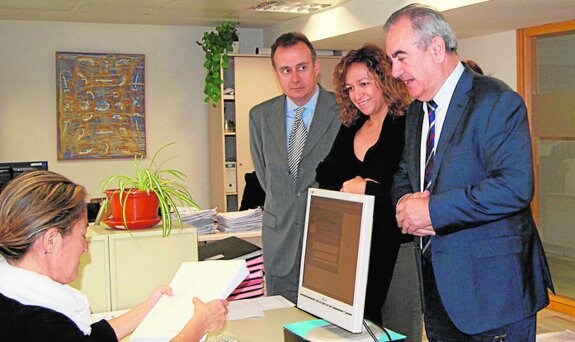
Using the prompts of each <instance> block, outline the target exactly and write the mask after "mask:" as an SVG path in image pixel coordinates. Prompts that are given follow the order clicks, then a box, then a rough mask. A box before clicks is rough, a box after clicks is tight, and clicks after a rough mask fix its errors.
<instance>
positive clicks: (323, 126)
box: [284, 85, 337, 158]
mask: <svg viewBox="0 0 575 342" xmlns="http://www.w3.org/2000/svg"><path fill="white" fill-rule="evenodd" d="M318 86H319V96H318V99H317V104H316V106H315V111H314V113H313V119H312V120H311V125H310V127H309V130H308V133H307V138H306V141H305V145H304V147H303V151H302V155H301V158H305V157H306V155H308V154H309V153H311V151H313V149H314V146H315V145H317V143H318V142H319V141H320V140H321V138H322V137H323V135H324V134H325V132H326V131H327V130H328V129H329V127H330V124H331V122H332V121H333V120H334V116H333V114H332V113H333V111H334V109H333V108H331V107H330V106H336V105H335V104H331V105H330V104H329V103H328V102H327V99H328V98H327V94H326V90H325V89H323V88H322V87H321V86H320V85H318ZM335 110H336V111H337V109H335ZM335 119H337V117H336V118H335ZM284 121H285V120H284Z"/></svg>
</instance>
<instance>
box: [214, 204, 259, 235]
mask: <svg viewBox="0 0 575 342" xmlns="http://www.w3.org/2000/svg"><path fill="white" fill-rule="evenodd" d="M262 215H263V212H262V209H261V208H257V209H248V210H242V211H231V212H227V213H219V214H218V216H217V220H218V230H220V231H222V232H241V231H247V230H257V229H261V228H262Z"/></svg>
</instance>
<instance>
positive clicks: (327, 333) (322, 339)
mask: <svg viewBox="0 0 575 342" xmlns="http://www.w3.org/2000/svg"><path fill="white" fill-rule="evenodd" d="M367 325H368V326H369V328H370V329H371V331H372V332H373V334H374V335H375V337H376V338H377V339H378V340H380V338H381V336H382V335H383V334H384V333H383V330H382V329H381V328H380V327H378V326H377V325H375V324H373V323H371V322H370V321H367ZM305 338H306V340H308V341H310V342H330V341H358V342H373V338H372V337H371V335H370V334H369V333H368V332H367V330H365V327H363V328H362V329H361V332H360V333H357V334H354V333H351V332H349V331H347V330H345V329H342V328H340V327H338V326H336V325H333V324H328V325H324V326H321V327H316V328H313V329H312V330H311V331H310V332H308V333H307V334H306V335H305ZM385 341H387V339H385Z"/></svg>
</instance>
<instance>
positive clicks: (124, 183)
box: [100, 142, 199, 236]
mask: <svg viewBox="0 0 575 342" xmlns="http://www.w3.org/2000/svg"><path fill="white" fill-rule="evenodd" d="M173 144H174V143H173V142H172V143H169V144H166V145H164V146H162V147H160V148H159V149H158V150H157V151H156V153H155V154H154V156H153V157H152V159H151V160H150V162H149V163H148V164H147V165H144V157H143V156H139V157H138V156H134V169H135V176H128V175H113V176H109V177H106V178H105V179H104V180H102V182H101V183H100V185H101V187H102V190H103V191H105V190H107V189H111V188H112V189H115V191H116V192H118V193H119V195H120V196H119V198H120V199H122V203H121V204H122V208H123V215H122V216H123V217H122V219H123V221H124V226H127V222H126V201H127V198H128V193H129V192H130V191H131V190H134V189H136V190H141V191H145V192H147V193H150V192H153V193H155V194H156V196H157V197H158V202H159V208H160V213H161V217H162V233H163V236H168V235H169V234H170V232H171V230H172V215H171V211H172V209H173V212H174V214H175V217H176V219H177V221H178V223H179V226H180V228H182V227H183V226H182V218H181V216H180V213H179V212H178V210H176V208H177V204H180V205H182V204H184V203H185V204H188V205H189V206H192V207H194V208H198V209H199V206H198V205H197V204H196V202H195V201H194V200H193V199H192V196H191V194H190V192H189V191H188V190H187V188H186V187H185V186H184V185H183V184H182V183H181V181H183V180H184V179H185V177H186V175H185V174H184V173H183V172H181V171H178V170H173V169H160V168H159V167H158V164H157V163H156V158H157V157H158V154H159V153H160V152H161V151H162V150H163V149H165V148H166V147H168V146H170V145H173ZM124 194H126V196H124ZM104 205H106V206H107V205H109V204H108V200H106V203H105V204H104Z"/></svg>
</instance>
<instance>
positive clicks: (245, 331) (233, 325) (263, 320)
mask: <svg viewBox="0 0 575 342" xmlns="http://www.w3.org/2000/svg"><path fill="white" fill-rule="evenodd" d="M264 315H265V316H264V317H251V318H244V319H239V320H235V321H227V322H226V325H225V327H224V330H220V331H218V332H217V333H211V334H210V335H209V336H212V335H218V334H224V335H230V336H232V337H235V338H236V339H238V340H239V341H241V342H260V341H261V342H270V341H283V340H284V337H283V336H284V335H283V325H284V324H286V323H294V322H299V321H305V320H309V319H315V317H313V316H311V315H309V314H308V313H306V312H304V311H302V310H300V309H298V308H296V307H291V308H283V309H275V310H266V311H264Z"/></svg>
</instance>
